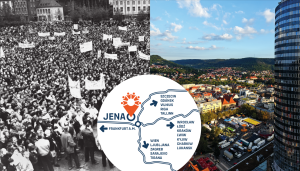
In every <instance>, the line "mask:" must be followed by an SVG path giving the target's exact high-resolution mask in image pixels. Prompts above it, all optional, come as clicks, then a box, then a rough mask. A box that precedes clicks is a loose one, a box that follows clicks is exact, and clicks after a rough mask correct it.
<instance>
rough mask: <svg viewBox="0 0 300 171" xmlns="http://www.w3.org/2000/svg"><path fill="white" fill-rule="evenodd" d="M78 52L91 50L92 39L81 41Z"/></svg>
mask: <svg viewBox="0 0 300 171" xmlns="http://www.w3.org/2000/svg"><path fill="white" fill-rule="evenodd" d="M79 46H80V52H81V53H83V52H88V51H92V50H93V43H92V41H90V42H86V43H81V44H80V45H79Z"/></svg>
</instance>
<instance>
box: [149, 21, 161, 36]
mask: <svg viewBox="0 0 300 171" xmlns="http://www.w3.org/2000/svg"><path fill="white" fill-rule="evenodd" d="M150 26H151V28H152V29H153V30H150V35H151V36H158V35H161V32H160V30H159V28H156V27H155V26H154V24H151V25H150Z"/></svg>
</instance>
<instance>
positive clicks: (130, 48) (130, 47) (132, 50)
mask: <svg viewBox="0 0 300 171" xmlns="http://www.w3.org/2000/svg"><path fill="white" fill-rule="evenodd" d="M128 51H129V52H135V51H137V48H136V46H128Z"/></svg>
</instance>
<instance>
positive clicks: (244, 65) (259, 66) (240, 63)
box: [172, 57, 274, 71]
mask: <svg viewBox="0 0 300 171" xmlns="http://www.w3.org/2000/svg"><path fill="white" fill-rule="evenodd" d="M172 62H174V63H176V64H180V65H184V66H189V67H193V68H195V69H204V68H220V67H237V68H238V69H244V70H251V71H261V70H273V69H274V58H253V57H247V58H241V59H209V60H201V59H184V60H176V61H172Z"/></svg>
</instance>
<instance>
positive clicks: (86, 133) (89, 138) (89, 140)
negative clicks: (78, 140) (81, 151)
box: [81, 129, 95, 147]
mask: <svg viewBox="0 0 300 171" xmlns="http://www.w3.org/2000/svg"><path fill="white" fill-rule="evenodd" d="M81 135H82V137H83V144H84V147H94V146H95V138H94V134H93V132H92V131H91V130H89V129H84V130H82V131H81Z"/></svg>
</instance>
